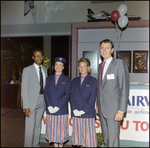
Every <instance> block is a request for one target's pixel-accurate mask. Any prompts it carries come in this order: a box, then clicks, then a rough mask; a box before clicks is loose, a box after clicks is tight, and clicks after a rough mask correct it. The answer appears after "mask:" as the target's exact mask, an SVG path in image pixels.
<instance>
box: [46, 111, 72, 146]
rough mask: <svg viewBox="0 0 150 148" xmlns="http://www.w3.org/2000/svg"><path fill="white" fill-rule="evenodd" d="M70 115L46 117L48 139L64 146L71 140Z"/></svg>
mask: <svg viewBox="0 0 150 148" xmlns="http://www.w3.org/2000/svg"><path fill="white" fill-rule="evenodd" d="M68 125H69V124H68V114H66V115H48V114H47V115H46V134H45V135H46V139H47V140H48V141H49V143H51V142H56V143H60V144H63V143H64V142H65V141H67V140H69V129H68Z"/></svg>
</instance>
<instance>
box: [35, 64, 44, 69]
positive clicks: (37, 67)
mask: <svg viewBox="0 0 150 148" xmlns="http://www.w3.org/2000/svg"><path fill="white" fill-rule="evenodd" d="M34 66H35V68H36V69H38V70H39V67H42V65H41V66H39V65H37V64H36V63H34Z"/></svg>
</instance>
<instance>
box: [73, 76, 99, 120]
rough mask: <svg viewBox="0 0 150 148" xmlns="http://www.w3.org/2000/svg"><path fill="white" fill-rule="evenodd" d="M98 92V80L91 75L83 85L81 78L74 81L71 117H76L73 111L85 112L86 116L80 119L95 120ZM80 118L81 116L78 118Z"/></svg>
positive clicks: (85, 79)
mask: <svg viewBox="0 0 150 148" xmlns="http://www.w3.org/2000/svg"><path fill="white" fill-rule="evenodd" d="M96 91H97V79H96V78H94V77H92V76H90V75H89V74H88V75H87V76H86V77H85V78H84V81H83V83H82V85H81V76H78V77H76V78H74V79H73V80H72V86H71V96H70V104H71V115H72V116H74V113H73V110H75V109H77V110H79V111H80V110H83V111H84V112H85V114H83V115H81V117H80V118H95V117H96V111H95V100H96ZM77 117H79V116H77Z"/></svg>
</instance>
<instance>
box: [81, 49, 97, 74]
mask: <svg viewBox="0 0 150 148" xmlns="http://www.w3.org/2000/svg"><path fill="white" fill-rule="evenodd" d="M83 57H84V58H87V59H89V60H90V62H91V66H90V70H91V73H97V51H83Z"/></svg>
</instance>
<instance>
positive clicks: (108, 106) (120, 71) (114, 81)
mask: <svg viewBox="0 0 150 148" xmlns="http://www.w3.org/2000/svg"><path fill="white" fill-rule="evenodd" d="M99 46H100V52H101V56H102V57H103V58H104V60H103V62H102V63H101V64H100V65H99V68H98V90H97V105H96V110H97V113H98V114H99V117H100V123H101V129H102V134H103V139H104V146H106V147H119V135H120V123H121V121H122V120H123V117H124V113H125V112H126V110H127V103H128V96H129V84H130V78H129V72H128V68H127V65H126V62H125V61H124V60H120V59H114V58H113V57H112V56H111V54H112V53H113V51H114V44H113V42H112V41H111V40H109V39H105V40H103V41H101V42H100V45H99Z"/></svg>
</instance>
